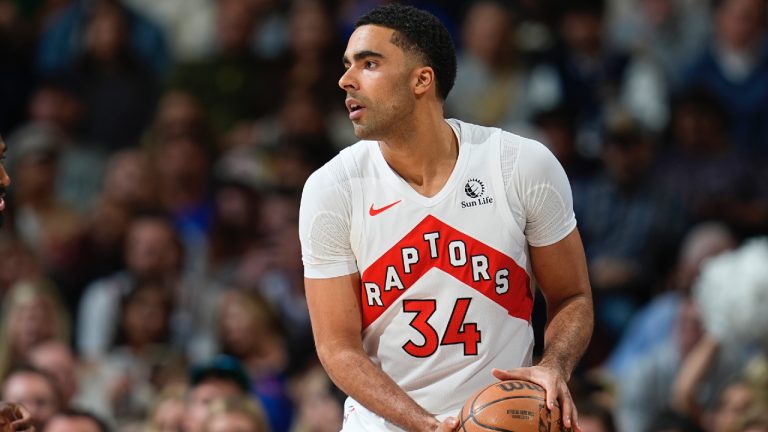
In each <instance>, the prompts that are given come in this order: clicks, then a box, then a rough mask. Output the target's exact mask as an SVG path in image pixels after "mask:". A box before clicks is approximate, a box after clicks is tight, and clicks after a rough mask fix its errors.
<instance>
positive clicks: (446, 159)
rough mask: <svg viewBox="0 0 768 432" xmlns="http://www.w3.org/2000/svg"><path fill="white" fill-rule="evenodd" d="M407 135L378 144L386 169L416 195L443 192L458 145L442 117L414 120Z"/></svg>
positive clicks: (431, 194)
mask: <svg viewBox="0 0 768 432" xmlns="http://www.w3.org/2000/svg"><path fill="white" fill-rule="evenodd" d="M406 130H408V131H409V133H408V134H407V135H405V136H402V137H399V138H396V139H387V140H384V141H379V147H380V148H381V152H382V154H383V155H384V159H385V160H386V161H387V163H388V164H389V166H390V167H392V169H393V170H394V171H395V172H397V174H399V175H400V177H402V178H403V179H404V180H405V181H406V182H408V184H410V185H411V186H412V187H413V188H414V189H415V190H416V191H417V192H418V193H420V194H422V195H424V196H428V197H430V196H434V195H435V194H437V193H438V192H440V190H441V189H442V188H443V186H444V185H445V183H446V182H447V181H448V178H449V177H450V175H451V172H453V168H454V166H456V160H457V159H458V156H459V145H458V140H457V139H456V134H455V133H454V132H453V128H451V126H450V125H448V123H446V121H445V119H444V118H443V116H442V112H441V113H440V115H439V116H435V115H432V116H427V117H426V118H423V119H415V121H414V122H413V125H412V127H410V128H406Z"/></svg>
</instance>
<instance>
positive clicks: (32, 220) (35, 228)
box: [9, 126, 82, 274]
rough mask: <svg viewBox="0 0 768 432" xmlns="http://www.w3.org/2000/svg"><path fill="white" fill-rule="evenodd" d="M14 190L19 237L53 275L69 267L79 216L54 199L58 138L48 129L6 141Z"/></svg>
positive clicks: (27, 130)
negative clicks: (14, 184)
mask: <svg viewBox="0 0 768 432" xmlns="http://www.w3.org/2000/svg"><path fill="white" fill-rule="evenodd" d="M9 145H10V149H11V151H9V158H10V159H11V161H12V165H11V173H12V174H13V177H14V178H15V180H16V182H17V183H16V186H15V187H14V188H13V202H12V204H13V205H12V206H11V210H12V211H13V215H14V218H13V224H14V226H15V228H16V232H17V233H18V234H19V237H20V238H21V239H22V240H23V241H24V243H25V244H26V245H28V246H29V247H30V249H32V250H33V251H34V252H35V253H36V254H37V256H38V257H40V260H41V262H42V264H43V266H44V268H45V270H46V271H48V272H51V273H54V274H55V273H59V272H66V271H68V270H69V268H70V266H71V265H72V259H73V256H74V248H75V245H76V243H77V241H76V239H77V237H78V236H79V235H80V232H81V230H82V220H81V217H80V215H79V214H78V213H77V211H76V210H75V209H74V208H72V207H70V206H69V205H67V204H65V203H64V202H62V201H61V200H60V199H59V198H58V197H57V195H56V186H57V184H56V180H57V176H58V174H59V157H60V154H61V150H62V147H63V145H64V144H63V142H62V137H61V135H60V134H59V133H58V132H57V131H55V130H54V129H52V128H50V127H46V126H33V127H29V128H25V129H22V130H19V131H17V132H16V133H15V134H14V135H12V136H11V137H10V138H9Z"/></svg>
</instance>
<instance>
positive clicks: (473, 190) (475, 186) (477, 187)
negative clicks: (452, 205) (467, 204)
mask: <svg viewBox="0 0 768 432" xmlns="http://www.w3.org/2000/svg"><path fill="white" fill-rule="evenodd" d="M464 193H466V194H467V196H468V197H470V198H480V197H481V196H483V194H484V193H485V185H484V184H483V182H481V181H480V180H478V179H475V178H473V179H469V181H468V182H467V184H466V185H464Z"/></svg>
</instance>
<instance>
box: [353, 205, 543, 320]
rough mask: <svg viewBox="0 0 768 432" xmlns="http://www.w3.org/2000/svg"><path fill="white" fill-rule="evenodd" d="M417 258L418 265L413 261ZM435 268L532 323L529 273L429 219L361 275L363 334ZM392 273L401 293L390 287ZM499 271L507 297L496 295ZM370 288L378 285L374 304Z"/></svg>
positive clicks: (488, 247) (442, 224) (476, 242)
mask: <svg viewBox="0 0 768 432" xmlns="http://www.w3.org/2000/svg"><path fill="white" fill-rule="evenodd" d="M435 233H436V234H435ZM430 239H431V241H430ZM462 244H463V246H462ZM462 249H463V250H464V252H465V253H464V255H463V259H462ZM435 255H436V256H435ZM416 256H417V257H418V261H416V262H413V261H414V259H415V258H414V257H416ZM473 261H474V262H475V265H473ZM462 263H463V264H462ZM390 268H391V269H390ZM432 268H438V269H440V270H442V271H444V272H445V273H447V274H449V275H451V276H453V277H454V278H456V279H458V280H459V281H461V282H463V283H464V284H466V285H468V286H470V287H472V288H474V289H476V290H477V291H479V292H480V293H482V294H483V295H485V296H486V297H488V298H489V299H491V300H493V301H494V302H496V303H497V304H499V305H500V306H502V307H503V308H504V309H506V310H507V312H508V313H509V315H510V316H513V317H516V318H520V319H523V320H526V321H530V319H531V310H532V309H533V297H532V294H531V290H530V278H529V277H528V274H527V273H526V272H525V269H523V268H522V267H520V266H519V265H518V264H517V263H516V262H515V261H514V260H513V259H512V258H510V257H509V256H507V255H505V254H504V253H502V252H499V251H498V250H496V249H494V248H492V247H490V246H488V245H486V244H484V243H483V242H481V241H479V240H477V239H475V238H472V237H470V236H468V235H466V234H464V233H462V232H461V231H458V230H457V229H455V228H453V227H451V226H450V225H448V224H446V223H444V222H442V221H441V220H439V219H437V218H436V217H434V216H431V215H430V216H427V217H425V218H424V219H423V220H422V221H421V222H419V224H418V225H416V227H415V228H413V230H411V232H409V233H408V234H406V235H405V237H403V238H402V239H401V240H400V241H399V242H397V244H395V245H394V246H392V247H391V248H390V249H389V250H388V251H387V252H385V253H384V254H383V255H382V256H381V257H379V259H378V260H376V262H374V263H373V264H371V265H370V266H369V267H368V268H366V269H365V271H364V272H363V275H362V279H361V286H360V290H361V300H362V301H361V303H362V319H363V330H365V329H366V328H368V326H369V325H371V323H373V322H374V321H376V319H377V318H378V317H379V316H381V314H382V313H384V311H385V310H387V308H389V307H390V306H391V305H392V304H393V303H395V302H396V301H397V300H398V299H399V298H400V296H401V295H402V293H403V292H404V291H405V290H407V289H408V288H409V287H411V286H413V284H414V283H416V281H418V280H419V279H420V278H421V277H422V276H423V275H424V274H425V273H426V272H427V271H429V270H430V269H432ZM483 268H485V269H486V270H485V271H483ZM388 269H390V270H388ZM407 270H409V271H408V272H406V271H407ZM393 271H394V272H395V273H396V275H395V276H396V277H397V279H398V280H399V282H401V283H402V288H403V289H399V287H398V284H397V283H392V282H393V281H394V279H393V278H392V272H393ZM388 272H389V273H390V274H388ZM498 272H501V273H502V277H505V278H506V279H507V281H508V286H507V287H506V288H507V290H506V291H505V292H503V293H499V292H500V291H504V289H503V287H500V289H498V290H497V280H496V279H497V274H498ZM505 273H506V274H505ZM388 278H389V281H390V284H389V287H387V285H388V284H387V281H388ZM366 284H375V285H376V288H377V298H376V299H375V301H371V300H369V297H368V295H369V294H370V293H369V289H370V288H366Z"/></svg>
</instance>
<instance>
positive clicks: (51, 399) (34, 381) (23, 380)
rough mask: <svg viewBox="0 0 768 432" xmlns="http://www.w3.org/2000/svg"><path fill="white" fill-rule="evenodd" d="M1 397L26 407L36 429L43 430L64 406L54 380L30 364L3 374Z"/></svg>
mask: <svg viewBox="0 0 768 432" xmlns="http://www.w3.org/2000/svg"><path fill="white" fill-rule="evenodd" d="M2 399H3V400H4V401H9V402H14V403H18V404H21V405H23V406H24V407H25V408H26V409H28V410H29V412H30V414H32V422H33V424H34V427H35V429H36V430H43V427H44V426H45V424H46V422H47V421H48V420H49V419H50V418H51V417H52V416H53V415H54V414H56V412H57V411H59V410H60V409H63V408H66V406H64V405H63V404H62V401H61V396H60V394H59V389H58V387H56V380H55V379H54V378H53V377H51V376H50V375H48V374H47V373H45V372H43V371H41V370H39V369H36V368H33V367H31V366H19V367H17V368H15V369H13V370H11V371H10V372H9V373H8V374H7V375H5V379H4V381H3V384H2Z"/></svg>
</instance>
